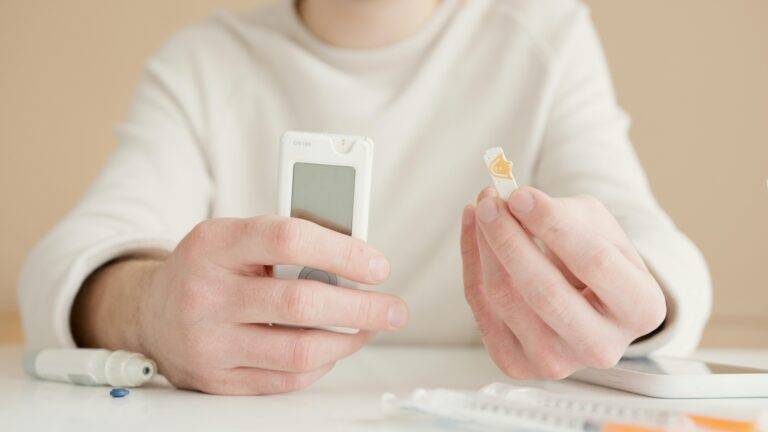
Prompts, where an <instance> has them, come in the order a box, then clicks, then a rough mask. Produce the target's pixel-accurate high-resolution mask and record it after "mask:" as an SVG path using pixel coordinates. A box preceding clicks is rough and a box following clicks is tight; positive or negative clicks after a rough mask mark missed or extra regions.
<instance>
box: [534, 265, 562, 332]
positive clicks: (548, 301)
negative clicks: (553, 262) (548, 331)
mask: <svg viewBox="0 0 768 432" xmlns="http://www.w3.org/2000/svg"><path fill="white" fill-rule="evenodd" d="M530 284H531V285H534V283H533V282H531V283H530ZM535 285H536V287H535V289H531V290H527V291H528V292H529V293H530V294H529V299H528V302H529V304H530V306H531V307H532V308H533V309H534V310H536V311H538V312H539V314H540V315H544V316H548V317H552V318H553V319H555V320H557V321H561V322H566V324H567V321H568V316H569V307H568V306H569V305H568V302H567V299H566V298H565V297H564V296H563V295H562V293H561V292H560V290H562V289H563V286H562V281H561V280H560V279H559V278H557V277H555V276H548V277H546V278H545V279H543V280H541V281H539V282H538V283H536V284H535Z"/></svg>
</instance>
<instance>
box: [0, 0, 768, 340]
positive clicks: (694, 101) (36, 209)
mask: <svg viewBox="0 0 768 432" xmlns="http://www.w3.org/2000/svg"><path fill="white" fill-rule="evenodd" d="M256 3H259V1H255V0H253V1H248V0H218V1H217V0H132V1H103V0H69V1H66V2H63V1H54V2H52V1H50V0H2V1H0V198H1V199H2V211H1V212H0V341H9V340H20V338H21V335H20V332H19V328H18V324H17V317H18V316H17V313H16V312H15V311H16V294H15V284H16V278H17V275H18V270H19V266H20V265H21V262H22V260H23V258H24V255H25V254H26V253H27V252H28V250H29V249H30V247H31V246H32V245H33V244H34V243H35V241H36V240H37V239H38V238H39V237H40V236H41V235H42V234H43V233H44V232H45V231H46V230H48V229H49V228H50V227H51V226H52V225H53V224H54V222H55V221H56V220H57V219H58V218H60V217H61V216H62V215H63V214H64V213H65V212H66V211H67V210H68V209H69V208H70V207H71V206H72V205H73V204H74V203H75V202H76V200H77V199H78V197H79V196H80V194H81V193H82V192H83V190H84V189H85V187H86V185H87V184H88V182H89V181H90V179H92V178H93V176H94V175H95V174H96V172H97V171H98V170H99V167H100V165H101V163H102V162H103V161H104V159H105V157H106V155H107V154H108V153H109V151H110V149H111V148H112V147H113V146H114V137H113V134H112V127H113V125H114V124H115V123H116V122H117V121H118V120H120V119H121V117H122V115H123V113H124V112H125V109H126V106H127V103H128V101H129V98H130V94H131V91H132V87H133V84H134V82H135V81H136V78H137V76H138V74H139V72H140V68H141V65H142V63H143V61H144V59H145V58H146V57H147V56H148V55H150V54H151V53H152V52H153V50H155V49H156V48H157V46H158V44H160V43H161V41H162V40H163V39H164V38H166V37H167V36H168V35H169V34H171V33H172V32H173V31H174V30H175V29H177V28H179V27H181V26H183V25H185V24H187V23H190V22H192V21H195V20H197V19H200V18H201V17H203V16H205V15H207V14H208V13H209V12H210V11H211V10H212V9H215V8H239V7H247V6H250V5H253V4H256ZM587 3H589V4H590V5H591V6H592V12H593V17H594V19H595V21H596V23H597V26H598V28H599V30H600V32H601V35H602V38H603V42H604V44H605V47H606V51H607V54H608V57H609V60H610V63H611V66H612V69H613V72H614V77H615V81H616V86H617V89H618V94H619V97H620V100H621V102H622V104H623V106H624V107H625V108H626V109H627V110H628V111H629V112H630V114H631V115H632V117H633V118H634V127H633V129H632V136H633V139H634V141H635V144H636V146H637V149H638V152H639V154H640V157H641V158H642V159H643V162H644V164H645V166H646V168H647V170H648V173H649V176H650V178H651V180H652V183H653V185H654V189H655V190H656V192H657V195H658V197H659V199H660V201H661V202H662V204H663V205H664V206H665V207H666V208H667V209H668V211H669V212H670V213H671V214H672V216H673V218H674V219H675V220H676V221H677V222H678V224H679V225H680V226H681V227H682V228H683V229H684V230H685V231H686V232H687V233H688V234H689V235H690V236H691V237H692V238H693V239H694V240H695V241H696V242H697V243H698V244H699V245H700V247H701V248H702V249H703V251H704V253H705V255H706V256H707V258H708V260H709V263H710V266H711V269H712V275H713V278H714V282H715V290H716V291H715V309H714V314H713V318H712V321H711V323H710V325H709V327H708V329H707V332H706V336H705V340H704V343H705V344H707V345H710V346H713V345H718V346H729V345H730V346H737V345H751V346H763V347H768V289H767V288H768V282H767V278H766V276H765V269H766V268H768V191H766V185H765V180H766V178H767V177H768V80H766V77H768V26H766V24H765V23H766V22H768V2H766V1H764V0H731V1H728V2H724V1H719V0H676V1H666V0H643V1H632V2H630V1H616V0H589V1H587Z"/></svg>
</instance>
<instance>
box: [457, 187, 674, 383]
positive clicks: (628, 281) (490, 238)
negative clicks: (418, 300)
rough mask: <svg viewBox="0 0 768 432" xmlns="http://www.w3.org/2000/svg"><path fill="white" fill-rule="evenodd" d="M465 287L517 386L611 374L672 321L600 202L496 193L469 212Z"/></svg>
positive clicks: (492, 350)
mask: <svg viewBox="0 0 768 432" xmlns="http://www.w3.org/2000/svg"><path fill="white" fill-rule="evenodd" d="M462 226H463V228H462V239H461V252H462V259H463V262H464V288H465V294H466V297H467V301H468V302H469V304H470V306H471V308H472V311H473V313H474V315H475V319H476V321H477V324H478V326H479V328H480V333H481V335H482V338H483V342H484V344H485V346H486V349H487V350H488V352H489V354H490V356H491V358H492V359H493V360H494V362H495V363H496V365H497V366H499V368H500V369H501V370H502V371H503V372H504V373H506V374H507V375H509V376H510V377H512V378H515V379H535V378H548V379H561V378H565V377H567V376H568V375H570V374H571V373H573V372H575V371H576V370H578V369H581V368H584V367H596V368H608V367H611V366H613V365H615V364H616V362H618V360H619V359H620V358H621V356H622V355H623V354H624V351H625V350H626V348H627V346H629V344H630V343H631V342H632V341H634V340H635V339H637V338H638V337H640V336H643V335H645V334H647V333H649V332H651V331H653V330H654V329H656V328H657V327H658V326H659V325H660V324H661V322H662V321H663V320H664V318H665V316H666V304H665V301H664V294H663V292H662V291H661V288H660V287H659V285H658V283H657V282H656V280H655V279H654V278H653V276H652V275H651V274H650V272H649V271H648V269H647V268H646V266H645V264H644V263H643V260H642V259H641V258H640V256H639V255H638V253H637V251H635V248H634V247H633V246H632V244H631V242H630V241H629V239H628V238H627V236H626V234H625V233H624V231H623V230H622V229H621V227H620V226H619V224H618V222H617V221H616V219H614V217H613V216H612V215H611V214H610V213H609V212H608V210H607V209H606V208H605V207H604V206H603V205H602V204H601V203H600V202H599V201H598V200H596V199H595V198H592V197H586V196H579V197H569V198H552V197H550V196H548V195H547V194H545V193H544V192H541V191H540V190H537V189H534V188H530V187H525V188H521V189H518V190H517V191H515V192H514V193H513V194H512V196H511V197H510V199H509V201H508V202H506V203H505V202H504V201H502V200H501V199H499V198H498V197H497V195H496V193H495V190H494V189H492V188H488V189H485V190H484V191H483V192H482V193H481V194H480V196H479V197H478V203H477V207H473V206H467V207H466V208H465V209H464V215H463V222H462Z"/></svg>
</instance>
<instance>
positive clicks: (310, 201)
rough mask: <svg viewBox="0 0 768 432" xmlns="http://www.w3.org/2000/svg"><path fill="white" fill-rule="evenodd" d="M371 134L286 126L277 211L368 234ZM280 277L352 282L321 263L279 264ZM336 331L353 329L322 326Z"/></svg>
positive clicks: (351, 284)
mask: <svg viewBox="0 0 768 432" xmlns="http://www.w3.org/2000/svg"><path fill="white" fill-rule="evenodd" d="M372 168H373V140H371V139H370V138H366V137H363V136H355V135H340V134H325V133H311V132H286V133H284V134H283V136H282V138H281V140H280V169H279V194H278V213H279V214H280V216H290V217H296V218H301V219H306V220H309V221H312V222H314V223H316V224H318V225H321V226H323V227H325V228H328V229H332V230H334V231H337V232H339V233H342V234H346V235H349V236H352V237H355V238H358V239H360V240H366V239H367V237H368V209H369V207H370V193H371V170H372ZM275 275H276V276H277V277H279V278H283V279H290V278H296V279H309V280H315V281H318V282H323V283H327V284H330V285H337V286H342V287H348V288H357V287H358V284H357V283H356V282H353V281H350V280H347V279H344V278H342V277H340V276H339V275H336V274H333V273H330V272H327V271H326V270H324V269H316V268H311V267H298V266H292V265H279V266H276V267H275ZM322 328H323V329H325V330H331V331H335V332H339V333H357V332H358V329H350V328H343V327H322Z"/></svg>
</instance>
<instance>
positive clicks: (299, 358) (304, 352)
mask: <svg viewBox="0 0 768 432" xmlns="http://www.w3.org/2000/svg"><path fill="white" fill-rule="evenodd" d="M290 355H291V359H290V362H291V367H292V369H294V370H296V371H298V372H307V371H310V370H313V369H315V367H316V366H317V365H316V364H315V361H316V358H317V356H316V341H315V338H313V337H312V336H310V335H308V334H306V333H305V334H301V335H300V336H298V337H296V338H295V339H294V341H293V344H292V347H291V354H290Z"/></svg>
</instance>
